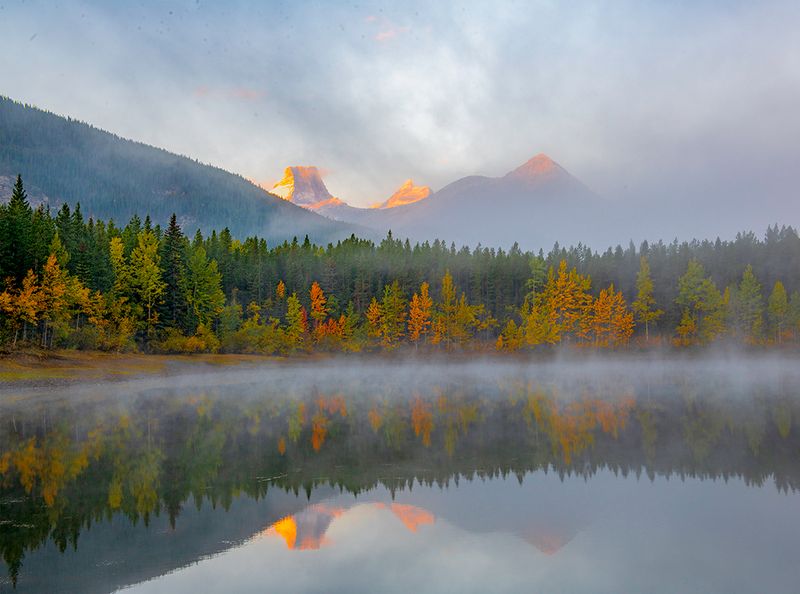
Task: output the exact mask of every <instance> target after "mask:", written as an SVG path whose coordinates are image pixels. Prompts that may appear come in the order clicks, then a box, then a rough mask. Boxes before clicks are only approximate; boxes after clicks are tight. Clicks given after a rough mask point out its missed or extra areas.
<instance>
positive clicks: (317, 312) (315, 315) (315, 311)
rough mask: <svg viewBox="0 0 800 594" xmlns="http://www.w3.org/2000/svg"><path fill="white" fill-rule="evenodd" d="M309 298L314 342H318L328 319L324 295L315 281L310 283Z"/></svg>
mask: <svg viewBox="0 0 800 594" xmlns="http://www.w3.org/2000/svg"><path fill="white" fill-rule="evenodd" d="M309 298H310V300H311V319H312V320H313V323H314V329H313V332H314V340H316V341H319V340H320V338H321V337H322V336H324V334H325V328H324V326H325V320H326V319H327V317H328V307H327V305H326V304H327V299H326V298H325V293H324V292H323V290H322V287H320V286H319V283H318V282H316V281H314V282H313V283H311V290H310V291H309ZM329 329H330V328H329Z"/></svg>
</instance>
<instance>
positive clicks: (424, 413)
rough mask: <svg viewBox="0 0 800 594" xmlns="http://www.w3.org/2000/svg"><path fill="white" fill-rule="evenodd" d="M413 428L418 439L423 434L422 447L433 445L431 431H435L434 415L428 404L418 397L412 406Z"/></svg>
mask: <svg viewBox="0 0 800 594" xmlns="http://www.w3.org/2000/svg"><path fill="white" fill-rule="evenodd" d="M411 426H412V427H413V428H414V435H416V436H417V437H419V436H420V434H422V445H424V446H425V447H428V446H430V445H431V431H433V413H431V410H430V408H429V407H428V404H427V403H426V402H423V400H422V399H421V398H420V397H419V396H417V398H416V399H415V400H414V402H413V403H412V404H411Z"/></svg>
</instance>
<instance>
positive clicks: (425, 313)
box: [408, 282, 433, 344]
mask: <svg viewBox="0 0 800 594" xmlns="http://www.w3.org/2000/svg"><path fill="white" fill-rule="evenodd" d="M428 289H429V285H428V283H426V282H423V283H422V284H421V285H420V287H419V294H417V293H414V296H413V297H412V298H411V305H410V307H409V312H408V338H409V340H411V342H413V343H414V344H418V343H419V341H420V340H424V339H425V336H426V335H427V334H428V330H429V328H430V326H431V309H432V308H433V299H431V297H430V295H429V294H428Z"/></svg>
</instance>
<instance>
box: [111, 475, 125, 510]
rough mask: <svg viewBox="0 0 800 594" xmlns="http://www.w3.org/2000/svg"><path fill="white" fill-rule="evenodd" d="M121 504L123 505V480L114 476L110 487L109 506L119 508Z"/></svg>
mask: <svg viewBox="0 0 800 594" xmlns="http://www.w3.org/2000/svg"><path fill="white" fill-rule="evenodd" d="M120 505H122V482H121V481H120V480H119V478H117V477H114V478H113V479H112V480H111V485H110V486H109V487H108V507H110V508H111V509H119V507H120Z"/></svg>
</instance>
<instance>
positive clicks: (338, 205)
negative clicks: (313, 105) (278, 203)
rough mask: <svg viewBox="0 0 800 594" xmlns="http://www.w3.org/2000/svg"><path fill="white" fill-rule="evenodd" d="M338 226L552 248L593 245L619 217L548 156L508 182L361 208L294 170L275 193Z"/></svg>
mask: <svg viewBox="0 0 800 594" xmlns="http://www.w3.org/2000/svg"><path fill="white" fill-rule="evenodd" d="M271 191H272V192H273V193H275V194H278V195H280V196H281V197H283V198H284V199H286V200H288V201H290V202H293V203H294V204H297V205H298V206H302V207H303V208H306V209H309V210H312V211H314V212H317V213H320V214H323V215H325V216H327V217H330V218H332V219H335V220H339V221H343V222H350V223H353V224H358V225H361V226H364V227H369V228H372V229H375V230H376V231H377V232H379V233H381V234H382V233H386V232H387V231H388V230H392V231H393V233H394V234H395V236H397V237H410V238H412V239H416V240H421V241H422V240H431V239H434V238H438V239H443V240H445V241H448V242H449V241H454V242H456V243H457V244H459V245H461V244H467V245H473V246H474V245H477V244H479V243H480V244H483V245H484V246H503V247H508V246H510V245H511V244H512V243H514V242H515V241H518V242H520V243H522V244H524V245H525V246H526V247H531V246H535V247H543V248H549V247H551V246H552V245H553V244H554V243H555V242H556V241H561V242H562V243H563V242H568V241H574V242H578V241H584V242H585V241H587V240H592V239H595V237H596V235H597V233H596V231H597V228H598V223H602V222H603V221H610V219H611V217H612V216H613V214H612V213H613V210H612V209H609V208H608V205H607V203H606V202H605V201H604V200H602V199H601V198H599V197H598V196H597V195H596V194H594V193H593V192H592V191H591V190H589V189H588V188H587V187H586V186H585V185H584V184H583V183H581V182H580V181H579V180H578V179H576V178H575V177H573V176H572V175H570V174H569V173H568V172H567V171H566V170H565V169H564V168H563V167H561V166H560V165H559V164H558V163H556V162H555V161H553V160H552V159H551V158H550V157H548V156H547V155H545V154H538V155H536V156H534V157H533V158H531V159H530V160H529V161H527V162H526V163H524V164H523V165H521V166H520V167H517V168H516V169H514V170H513V171H510V172H509V173H507V174H506V175H504V176H503V177H485V176H478V175H474V176H469V177H464V178H461V179H459V180H456V181H454V182H452V183H450V184H448V185H446V186H445V187H443V188H442V189H441V190H438V191H437V192H435V193H434V192H431V191H430V188H428V187H427V186H415V185H414V183H413V181H411V180H408V181H407V182H405V183H404V184H403V186H401V188H400V189H399V190H398V191H397V192H395V194H393V195H392V196H391V197H390V198H389V199H388V200H386V201H385V202H382V203H379V204H377V205H375V206H373V207H371V208H356V207H353V206H350V205H348V204H347V203H346V202H344V201H343V200H341V199H340V198H337V197H334V196H332V195H331V193H330V192H329V191H328V189H327V188H326V187H325V183H324V182H323V180H322V177H321V175H320V172H319V169H317V168H316V167H289V168H287V169H286V173H285V175H284V178H283V179H282V180H281V181H280V182H278V183H277V184H276V185H275V186H274V187H273V188H272V190H271Z"/></svg>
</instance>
